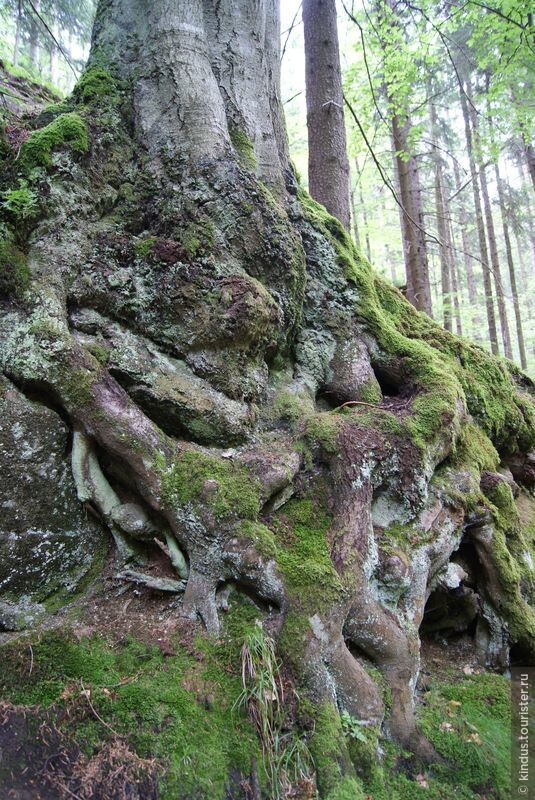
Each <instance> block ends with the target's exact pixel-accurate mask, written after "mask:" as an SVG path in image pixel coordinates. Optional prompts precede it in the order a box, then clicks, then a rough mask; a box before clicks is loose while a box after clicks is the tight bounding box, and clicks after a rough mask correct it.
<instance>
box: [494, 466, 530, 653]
mask: <svg viewBox="0 0 535 800" xmlns="http://www.w3.org/2000/svg"><path fill="white" fill-rule="evenodd" d="M486 499H487V501H488V503H489V504H490V505H489V508H490V511H491V512H492V515H493V518H494V531H493V536H492V559H493V562H494V567H495V569H496V573H497V576H498V580H499V582H500V586H501V589H502V591H503V595H502V597H501V598H500V606H501V608H500V613H501V614H502V616H503V617H504V618H505V619H506V620H507V623H508V626H509V631H510V634H511V637H512V640H513V641H520V642H522V644H523V646H524V647H525V648H526V650H528V651H529V652H531V653H532V654H534V655H535V611H534V609H533V606H532V605H530V604H529V603H528V602H526V599H525V596H524V595H527V596H528V597H530V599H531V600H533V599H534V598H535V576H534V574H533V570H532V569H531V567H530V566H529V565H528V564H527V563H526V560H525V555H526V553H529V552H530V549H529V548H530V543H529V541H528V540H527V539H526V536H525V534H524V530H523V527H522V525H521V522H520V518H519V515H518V510H517V507H516V504H515V501H514V498H513V495H512V492H511V488H510V486H509V484H508V483H506V482H505V481H500V482H498V483H497V484H496V485H495V486H494V487H493V488H492V489H491V490H490V491H488V492H487V496H486ZM521 586H522V587H523V590H524V595H523V594H522V593H521V591H520V587H521Z"/></svg>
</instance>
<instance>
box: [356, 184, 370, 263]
mask: <svg viewBox="0 0 535 800" xmlns="http://www.w3.org/2000/svg"><path fill="white" fill-rule="evenodd" d="M359 201H360V207H361V209H362V226H363V228H364V241H365V243H366V258H367V259H368V261H370V262H371V260H372V250H371V244H370V229H369V227H368V212H367V211H366V203H365V202H364V195H363V194H362V183H359Z"/></svg>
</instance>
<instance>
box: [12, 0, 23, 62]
mask: <svg viewBox="0 0 535 800" xmlns="http://www.w3.org/2000/svg"><path fill="white" fill-rule="evenodd" d="M21 26H22V0H17V16H16V18H15V42H14V44H13V66H14V67H17V66H18V63H19V50H20V33H21Z"/></svg>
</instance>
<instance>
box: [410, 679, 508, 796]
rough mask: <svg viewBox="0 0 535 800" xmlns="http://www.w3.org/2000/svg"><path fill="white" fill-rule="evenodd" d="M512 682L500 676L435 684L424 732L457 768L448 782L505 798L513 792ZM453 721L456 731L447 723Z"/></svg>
mask: <svg viewBox="0 0 535 800" xmlns="http://www.w3.org/2000/svg"><path fill="white" fill-rule="evenodd" d="M510 705H511V699H510V686H509V683H508V681H507V680H506V679H505V678H504V677H502V676H500V675H477V676H473V677H470V678H468V679H466V680H463V681H462V683H457V684H446V685H440V684H435V686H434V687H433V688H432V690H431V691H430V692H428V693H427V695H426V704H425V706H423V710H422V717H421V726H422V731H423V732H424V733H425V735H426V736H427V737H428V738H429V739H430V741H431V742H432V743H433V745H434V746H435V748H436V750H437V751H438V752H439V753H440V754H441V755H442V756H444V757H445V758H446V759H447V760H448V761H449V762H450V763H451V764H452V765H455V766H454V767H452V768H450V769H444V770H443V780H444V782H447V783H454V785H456V786H458V787H459V788H464V787H466V788H468V789H471V790H473V791H474V792H476V791H477V792H480V793H482V794H486V793H487V792H492V793H493V796H494V797H496V798H498V799H499V800H507V798H509V796H510V788H511V784H510V770H511V763H510V760H511V756H510V752H511V730H510V719H511V715H510V711H511V708H510ZM445 722H446V723H449V725H451V728H452V729H451V730H450V729H448V728H447V727H445V726H444V723H445Z"/></svg>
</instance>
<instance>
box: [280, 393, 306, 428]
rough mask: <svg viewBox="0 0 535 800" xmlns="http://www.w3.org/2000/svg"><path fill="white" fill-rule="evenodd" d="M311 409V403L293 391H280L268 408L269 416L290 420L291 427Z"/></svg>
mask: <svg viewBox="0 0 535 800" xmlns="http://www.w3.org/2000/svg"><path fill="white" fill-rule="evenodd" d="M311 410H312V403H311V402H310V401H307V399H305V398H303V397H300V396H299V395H297V394H294V392H287V391H282V392H278V394H277V395H276V397H275V399H274V401H273V404H272V407H271V409H270V417H271V418H272V419H274V420H277V419H281V420H284V421H286V422H290V423H291V424H292V426H293V427H295V423H297V422H299V421H300V420H302V419H303V417H304V416H305V415H306V414H308V413H310V412H311Z"/></svg>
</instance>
